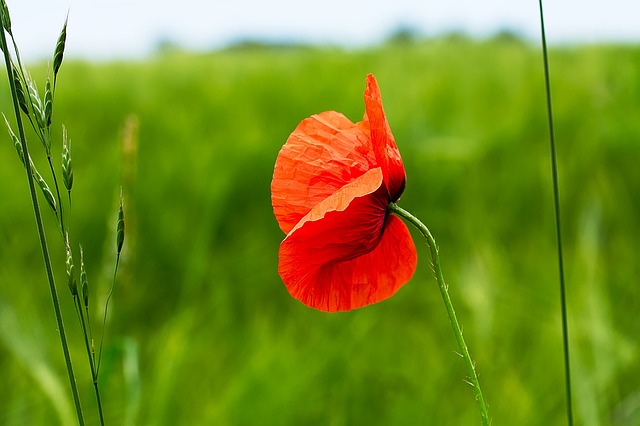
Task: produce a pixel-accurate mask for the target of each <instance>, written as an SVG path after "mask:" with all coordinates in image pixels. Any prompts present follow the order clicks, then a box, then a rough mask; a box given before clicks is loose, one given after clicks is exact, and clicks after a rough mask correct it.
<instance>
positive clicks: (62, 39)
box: [53, 15, 69, 86]
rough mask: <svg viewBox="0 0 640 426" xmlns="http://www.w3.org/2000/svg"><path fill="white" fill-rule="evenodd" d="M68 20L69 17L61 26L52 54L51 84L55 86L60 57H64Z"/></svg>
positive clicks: (60, 61) (60, 63)
mask: <svg viewBox="0 0 640 426" xmlns="http://www.w3.org/2000/svg"><path fill="white" fill-rule="evenodd" d="M68 20H69V16H68V15H67V18H66V19H65V20H64V25H63V26H62V31H60V36H59V37H58V42H57V43H56V50H55V51H54V53H53V84H54V86H55V82H56V78H57V76H58V71H59V70H60V66H61V65H62V57H63V56H64V47H65V43H66V41H67V21H68Z"/></svg>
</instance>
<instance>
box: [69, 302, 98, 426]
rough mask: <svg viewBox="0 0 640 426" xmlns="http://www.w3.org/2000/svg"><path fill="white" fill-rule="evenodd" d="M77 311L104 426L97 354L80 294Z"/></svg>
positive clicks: (76, 303)
mask: <svg viewBox="0 0 640 426" xmlns="http://www.w3.org/2000/svg"><path fill="white" fill-rule="evenodd" d="M73 300H74V303H75V305H76V310H77V312H78V316H79V318H80V324H81V325H82V334H84V344H85V347H86V349H87V357H88V358H89V367H90V368H91V378H92V381H93V390H94V392H95V394H96V403H97V404H98V415H99V417H100V425H101V426H104V416H103V413H102V400H101V399H100V388H99V387H98V370H97V367H96V362H95V352H94V351H93V344H92V343H91V342H89V336H90V334H91V333H90V332H89V333H88V332H87V321H88V317H87V321H85V318H84V317H85V316H84V311H83V310H82V302H81V301H80V297H79V296H78V294H76V295H75V296H73Z"/></svg>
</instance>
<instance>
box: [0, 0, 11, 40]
mask: <svg viewBox="0 0 640 426" xmlns="http://www.w3.org/2000/svg"><path fill="white" fill-rule="evenodd" d="M0 1H2V4H1V5H0V7H1V8H2V9H1V10H0V12H1V13H2V26H3V27H4V29H5V30H6V31H7V32H8V33H9V34H10V35H11V36H12V37H13V33H12V32H11V17H10V16H9V8H8V7H7V2H6V1H5V0H0Z"/></svg>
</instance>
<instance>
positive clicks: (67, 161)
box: [62, 126, 73, 195]
mask: <svg viewBox="0 0 640 426" xmlns="http://www.w3.org/2000/svg"><path fill="white" fill-rule="evenodd" d="M62 180H63V181H64V187H65V188H67V192H69V195H71V187H73V168H72V167H71V142H70V141H69V138H68V136H67V128H66V127H65V126H62Z"/></svg>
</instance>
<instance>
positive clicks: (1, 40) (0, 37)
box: [0, 29, 84, 426]
mask: <svg viewBox="0 0 640 426" xmlns="http://www.w3.org/2000/svg"><path fill="white" fill-rule="evenodd" d="M0 44H1V47H2V51H3V53H4V60H5V65H6V68H7V74H8V76H9V86H10V88H11V97H12V101H13V108H14V112H15V116H16V124H17V127H18V134H19V137H20V143H21V145H22V151H23V153H24V158H25V162H24V163H25V170H26V173H27V182H28V184H29V192H30V194H31V202H32V204H33V212H34V215H35V219H36V226H37V228H38V237H39V240H40V246H41V249H42V256H43V258H44V265H45V270H46V273H47V279H48V281H49V290H50V293H51V300H52V303H53V310H54V312H55V316H56V322H57V326H58V332H59V334H60V343H61V344H62V352H63V354H64V359H65V364H66V367H67V373H68V376H69V383H70V385H71V392H72V394H73V401H74V404H75V407H76V413H77V415H78V423H79V424H80V425H81V426H83V425H84V416H83V414H82V407H81V405H80V396H79V394H78V386H77V384H76V379H75V375H74V373H73V365H72V362H71V355H70V353H69V345H68V343H67V337H66V334H65V330H64V323H63V321H62V312H61V310H60V302H59V300H58V292H57V289H56V284H55V281H54V277H53V269H52V267H51V259H50V256H49V248H48V246H47V241H46V237H45V233H44V226H43V223H42V215H41V214H40V207H39V205H38V197H37V194H36V189H35V185H34V182H33V176H32V174H31V164H30V162H29V161H28V160H29V158H30V157H29V150H28V147H27V139H26V137H25V134H24V126H23V124H22V119H21V115H20V107H19V105H18V98H17V93H16V86H15V83H14V81H13V78H12V76H13V65H12V64H11V58H10V57H9V49H8V47H7V39H6V36H5V32H4V29H0Z"/></svg>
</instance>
